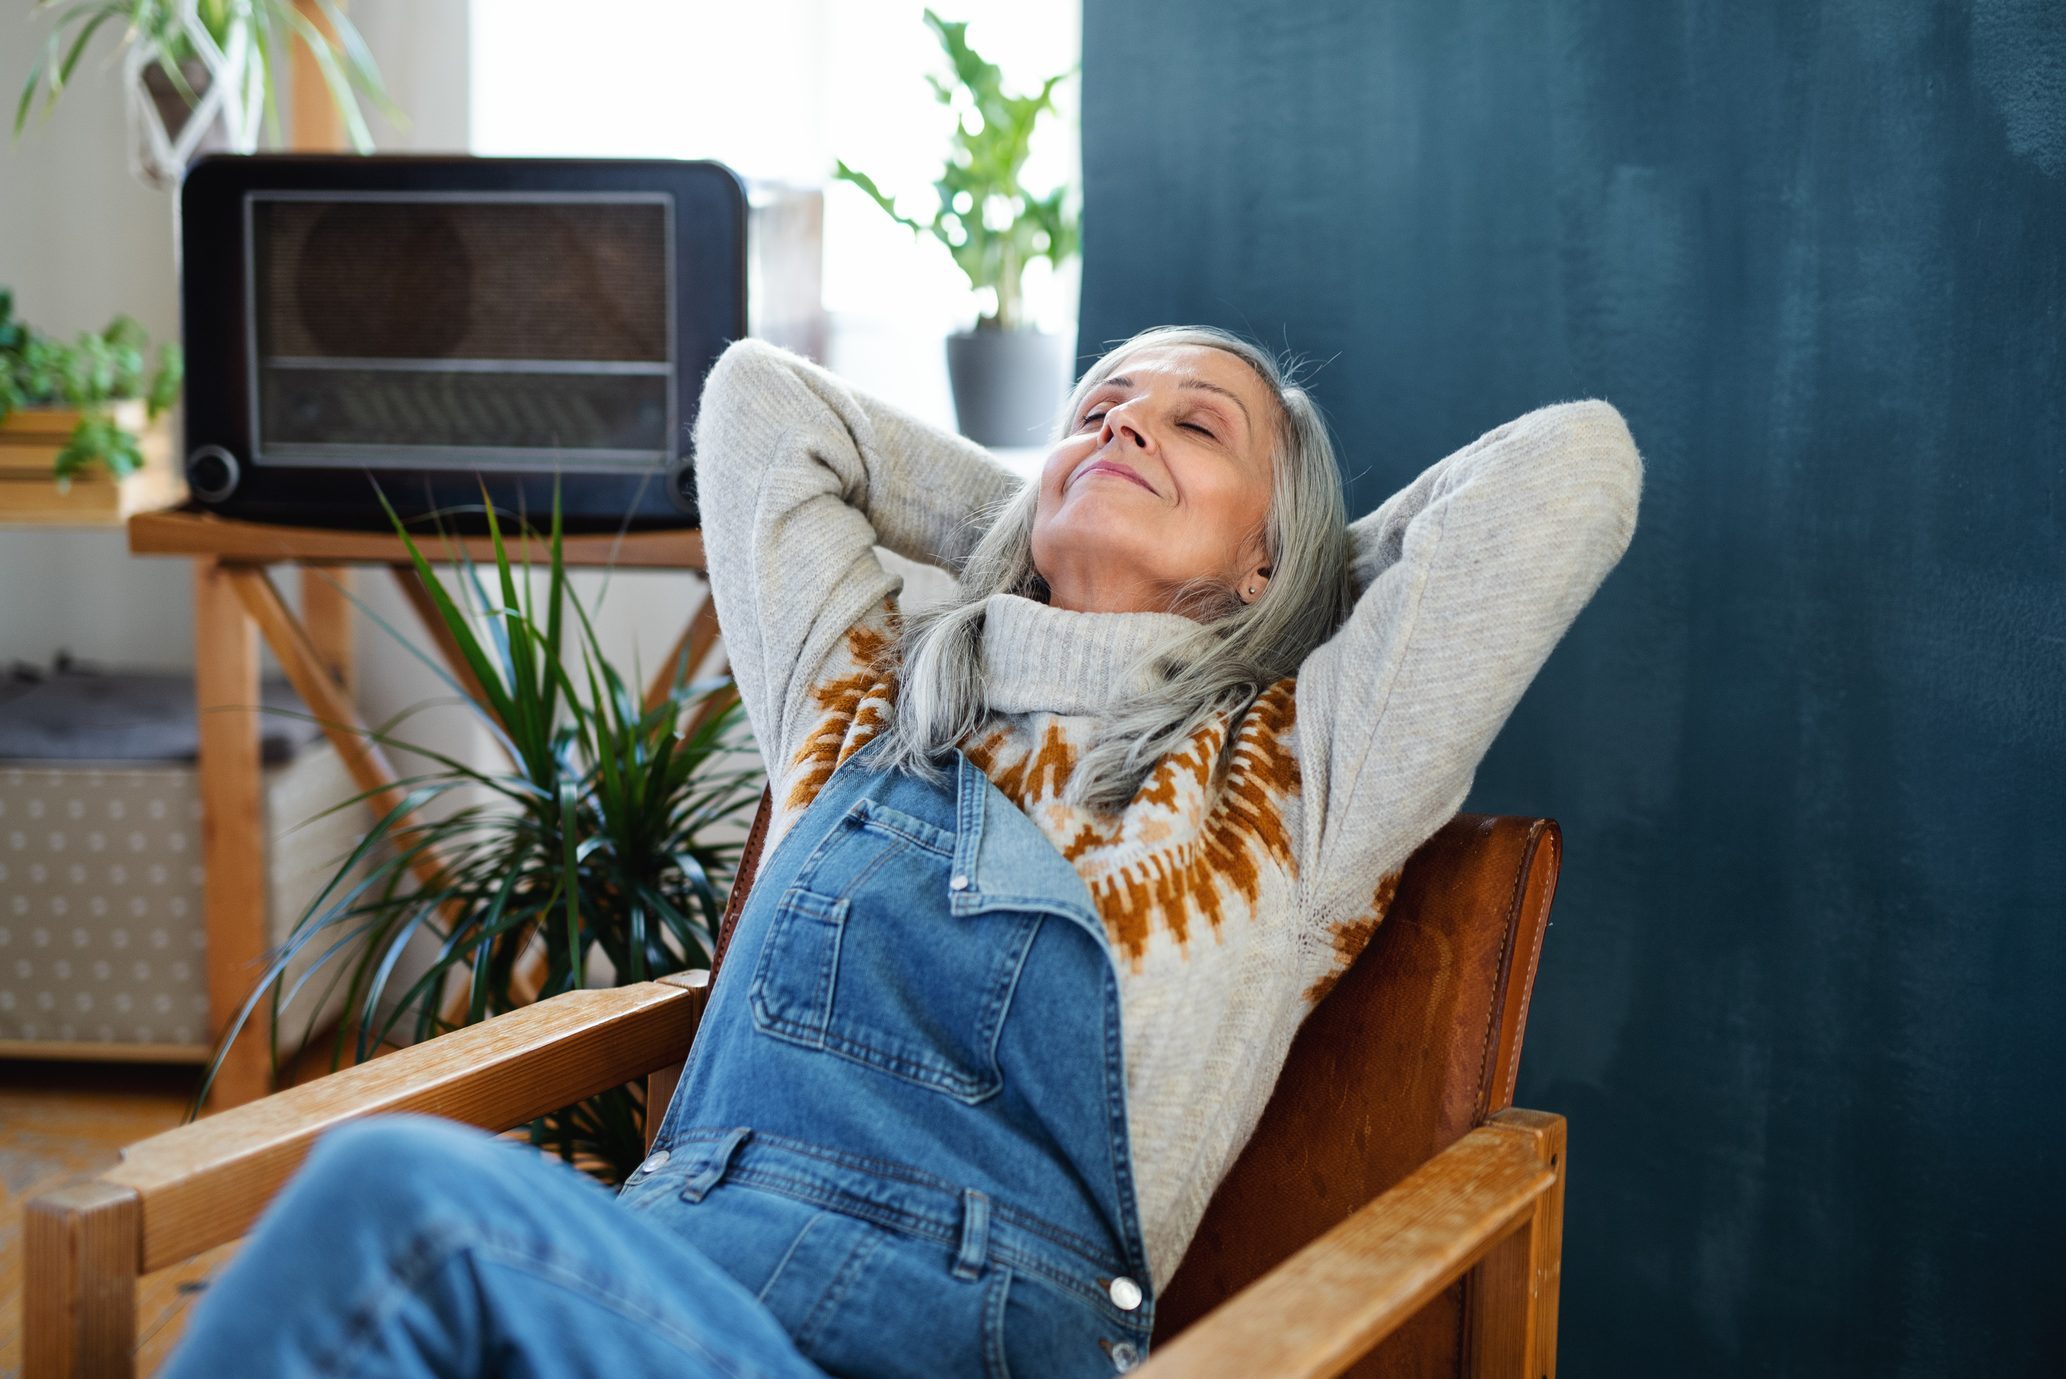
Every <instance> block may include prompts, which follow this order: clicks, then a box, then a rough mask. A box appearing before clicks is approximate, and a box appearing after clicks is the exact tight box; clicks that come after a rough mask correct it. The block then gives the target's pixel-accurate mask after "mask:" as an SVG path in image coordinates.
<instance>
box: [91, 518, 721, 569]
mask: <svg viewBox="0 0 2066 1379" xmlns="http://www.w3.org/2000/svg"><path fill="white" fill-rule="evenodd" d="M504 541H505V543H506V544H507V546H508V547H509V551H510V555H511V557H512V558H513V559H526V560H529V561H531V562H532V563H534V564H538V565H543V564H544V563H545V562H546V560H547V558H548V556H547V552H546V548H545V543H544V542H543V541H519V540H518V539H517V538H516V537H515V536H514V534H512V533H507V532H505V533H504ZM416 542H417V544H418V546H420V547H421V548H422V550H423V553H424V556H425V557H426V558H427V559H429V560H431V561H432V562H433V563H438V564H444V563H449V562H451V561H455V560H457V559H458V558H459V552H460V550H461V549H462V548H463V549H464V550H465V552H466V555H467V556H468V557H469V558H471V559H473V560H477V561H489V562H492V561H493V560H494V558H495V546H494V543H493V542H492V541H491V540H490V539H489V538H488V537H486V536H464V537H461V536H451V535H446V536H440V535H438V534H436V533H435V532H425V533H423V534H421V535H418V536H417V537H416ZM561 547H562V550H563V552H564V555H565V559H566V563H567V564H568V565H570V566H574V565H580V566H615V567H617V568H620V569H646V570H701V569H702V568H703V533H702V532H701V531H698V530H696V529H694V528H689V527H682V528H674V529H669V530H664V531H637V532H626V533H623V534H622V535H619V534H617V533H615V532H582V533H579V534H575V535H569V536H565V537H563V538H562V539H561ZM129 549H130V552H131V553H132V554H135V555H187V556H194V555H199V556H212V557H214V558H215V559H217V560H225V561H232V562H235V563H237V564H253V565H270V564H275V563H278V562H281V561H290V560H291V561H300V562H303V563H308V564H318V565H325V564H328V565H393V566H406V565H408V564H409V552H408V550H407V549H406V548H405V547H404V546H403V545H402V542H401V538H400V537H397V536H395V535H393V534H391V533H386V532H373V531H351V530H343V529H339V528H334V527H291V526H281V525H277V524H274V523H269V522H240V521H236V520H234V519H231V518H227V517H218V516H216V515H215V514H214V513H208V512H194V511H191V510H180V511H173V512H147V513H139V514H138V515H137V516H135V517H132V518H130V519H129Z"/></svg>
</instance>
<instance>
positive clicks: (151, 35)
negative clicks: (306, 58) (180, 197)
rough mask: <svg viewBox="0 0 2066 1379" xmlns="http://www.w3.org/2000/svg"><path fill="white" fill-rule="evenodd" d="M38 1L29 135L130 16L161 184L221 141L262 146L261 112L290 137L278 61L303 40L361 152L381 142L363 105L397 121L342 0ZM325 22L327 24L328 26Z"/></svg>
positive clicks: (144, 172) (136, 123)
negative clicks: (104, 37)
mask: <svg viewBox="0 0 2066 1379" xmlns="http://www.w3.org/2000/svg"><path fill="white" fill-rule="evenodd" d="M308 8H309V10H310V11H311V12H312V13H313V14H314V15H315V16H316V18H314V19H312V18H311V17H310V14H309V13H304V12H303V6H302V5H301V4H298V3H297V0H38V4H37V6H36V10H37V13H38V14H39V15H41V14H45V13H48V14H50V15H52V16H53V18H52V20H51V28H50V35H49V38H48V39H47V41H46V42H45V43H44V45H43V51H42V53H41V54H40V55H39V56H38V57H37V59H36V61H35V63H34V64H33V65H32V66H31V67H30V68H29V77H28V80H27V81H26V82H24V83H23V85H22V93H21V98H20V100H19V101H18V102H17V103H16V105H15V110H14V133H15V136H16V137H17V138H19V137H20V135H21V132H22V130H23V129H24V128H25V127H26V125H27V123H28V119H29V112H30V111H31V110H32V109H34V108H35V106H36V96H37V92H38V91H41V92H42V93H43V102H42V110H43V112H44V113H45V114H46V115H47V114H48V113H49V111H50V108H51V107H52V106H53V105H55V104H56V102H57V99H58V97H59V96H61V95H63V94H64V89H65V85H66V83H68V82H69V81H70V80H71V78H72V73H73V71H74V70H75V69H76V68H77V67H78V65H79V61H80V59H81V58H82V57H83V56H84V55H85V52H86V49H87V47H88V46H89V45H90V44H91V43H92V42H93V39H94V36H95V35H96V34H98V33H99V32H101V31H102V30H103V29H104V28H107V27H108V26H109V24H110V21H119V25H118V28H117V29H113V30H110V31H111V32H119V33H120V35H121V37H120V40H119V43H120V49H119V51H120V54H121V60H122V74H123V85H124V88H125V90H126V92H127V97H128V104H129V119H130V125H131V129H132V135H133V137H132V140H131V153H132V157H133V159H134V160H135V170H136V172H137V173H138V174H139V175H140V176H142V177H144V178H145V180H147V181H150V182H152V183H154V184H156V185H159V186H164V187H170V186H174V185H176V184H177V183H178V181H179V178H180V176H181V175H182V174H183V173H184V172H185V170H186V166H187V164H188V163H189V162H191V161H192V159H193V158H194V157H195V155H196V154H198V153H199V152H201V151H202V150H203V149H204V148H207V147H210V146H220V147H226V148H228V149H230V150H232V151H234V152H238V153H249V152H251V151H252V150H253V149H255V148H256V147H258V135H259V125H260V117H261V112H263V118H264V121H265V125H266V128H267V129H268V130H269V131H270V132H271V135H272V138H273V140H274V142H275V143H278V142H280V140H281V133H280V113H279V104H278V101H277V99H276V94H275V93H276V87H277V85H278V83H277V82H276V80H275V74H276V71H277V65H278V62H279V59H280V57H281V56H282V52H283V50H284V49H285V48H286V47H287V46H288V45H289V44H290V43H291V42H293V41H294V40H296V39H299V40H300V41H301V42H302V43H303V44H304V45H306V46H307V48H308V51H309V54H310V55H311V56H312V57H313V58H314V59H315V63H316V69H317V70H318V71H319V72H321V73H322V75H323V81H324V84H325V85H326V86H328V88H329V91H330V98H331V100H332V101H333V102H334V103H335V104H336V106H337V110H338V113H339V115H340V116H342V118H343V121H344V127H345V132H346V133H347V134H348V135H349V137H350V138H351V141H352V147H354V148H355V149H357V150H358V151H359V152H361V153H368V152H371V151H372V148H373V135H372V131H371V130H370V129H368V128H367V125H366V118H365V115H364V113H363V112H362V111H361V109H360V99H361V97H363V98H365V99H366V100H368V101H371V102H372V103H373V104H374V105H375V106H377V107H379V109H380V110H381V111H382V112H383V113H384V114H386V115H387V116H388V117H389V118H391V119H394V120H396V121H398V122H399V121H402V120H403V119H404V117H403V115H402V113H401V112H400V111H399V110H397V109H395V107H394V105H393V103H392V102H391V101H389V100H388V97H387V92H386V89H385V88H384V87H383V86H382V84H381V80H380V69H379V67H378V65H377V64H376V63H375V62H374V61H373V54H372V51H371V50H370V49H369V48H367V46H366V41H365V39H364V38H363V37H361V36H360V34H359V31H358V29H357V28H355V27H354V26H353V25H352V22H351V20H350V19H348V18H346V17H345V14H344V11H343V9H342V8H340V7H339V6H338V4H337V3H336V0H310V4H309V6H308ZM318 20H320V21H321V22H317V21H318Z"/></svg>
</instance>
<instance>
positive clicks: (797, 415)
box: [697, 340, 1023, 575]
mask: <svg viewBox="0 0 2066 1379" xmlns="http://www.w3.org/2000/svg"><path fill="white" fill-rule="evenodd" d="M713 391H715V393H716V398H715V400H716V402H717V404H718V406H719V407H721V408H722V409H724V410H725V411H726V413H727V414H728V415H727V416H726V417H725V418H724V424H725V427H726V430H727V432H728V433H730V434H735V435H736V434H737V431H738V428H741V427H742V426H743V428H744V429H746V430H747V431H749V432H758V433H760V434H762V435H770V434H774V433H777V432H779V433H782V434H785V435H791V436H794V437H796V438H799V439H802V440H803V441H805V442H806V443H805V444H802V445H791V446H786V447H784V448H783V449H782V450H781V451H780V452H779V453H772V454H771V453H768V452H767V451H766V450H765V449H764V448H763V447H760V446H756V445H753V444H750V443H749V444H747V445H744V446H739V445H734V446H732V447H729V448H727V449H723V450H721V451H720V452H719V453H715V454H711V455H709V456H707V457H706V455H705V453H704V449H703V447H702V445H701V444H700V443H699V445H698V448H697V473H698V476H699V477H698V482H699V484H702V483H705V482H707V483H709V484H710V485H712V486H718V487H727V488H739V487H745V488H758V487H759V486H760V484H761V482H762V481H763V480H764V479H765V478H766V471H767V469H768V468H769V466H771V465H790V466H806V467H811V468H815V469H817V470H820V471H822V476H820V477H824V478H825V481H826V485H827V491H830V492H834V493H836V494H837V495H838V497H839V499H840V500H841V501H842V502H844V503H845V504H847V505H848V506H849V507H851V508H853V509H854V510H855V511H856V512H858V513H860V514H861V516H862V517H863V518H864V519H866V521H867V522H868V525H869V526H870V527H871V528H872V529H873V531H874V533H875V542H876V544H880V545H882V546H884V547H886V548H887V549H889V550H892V551H895V552H896V553H897V554H898V555H901V556H904V557H906V558H908V559H911V560H915V561H918V562H919V563H921V564H925V565H936V566H939V567H940V568H942V569H944V570H947V571H948V572H949V573H952V574H957V575H958V574H959V573H960V571H961V568H962V566H963V564H964V563H965V562H966V561H967V559H968V554H969V551H970V550H971V549H972V548H973V547H974V545H975V542H976V540H977V539H978V538H979V537H980V536H981V535H982V530H981V525H980V523H981V518H982V516H983V514H984V513H985V512H987V511H988V510H989V509H991V508H993V507H994V506H996V505H997V504H998V503H1001V502H1003V501H1004V500H1005V499H1007V498H1009V497H1010V496H1011V495H1012V494H1014V493H1016V492H1017V491H1018V490H1019V488H1020V486H1021V484H1022V483H1023V481H1022V480H1021V479H1020V478H1019V477H1018V476H1017V475H1015V474H1013V473H1012V472H1011V471H1010V470H1009V469H1007V468H1005V467H1004V465H1003V464H1001V463H1000V462H999V461H998V460H997V458H996V457H995V456H993V455H992V454H990V452H989V451H987V450H985V449H984V448H983V447H982V446H980V445H977V444H976V443H975V442H974V441H971V440H969V439H967V438H966V437H964V436H961V435H957V434H956V433H954V432H952V431H947V430H943V429H941V428H939V427H937V426H933V425H930V424H928V423H926V422H924V421H922V420H920V419H919V418H918V417H916V416H913V415H912V414H911V413H909V412H906V411H904V410H903V409H901V408H899V407H896V406H894V405H892V404H891V403H888V402H885V401H884V400H882V399H881V398H879V397H875V396H873V395H872V394H870V393H868V392H866V391H864V390H863V389H861V388H858V387H856V386H854V385H853V384H852V383H849V382H848V381H846V380H845V379H843V378H841V377H839V376H838V375H837V374H835V373H833V372H831V371H830V370H829V369H826V368H825V367H823V366H822V365H820V364H816V363H814V362H812V361H811V360H808V359H805V358H803V357H802V356H801V355H797V354H792V353H790V352H789V351H787V350H783V349H779V348H777V347H775V346H773V345H769V344H766V343H765V342H762V341H758V340H741V341H739V342H737V343H735V344H734V345H732V346H731V348H729V349H728V350H726V352H725V355H724V357H723V358H721V359H720V360H719V361H718V364H717V366H716V367H715V368H714V369H712V371H711V375H710V379H709V380H708V382H707V383H706V385H705V405H706V406H708V405H709V404H710V402H711V401H712V393H713ZM701 430H702V428H701V419H700V418H699V436H700V434H701ZM706 476H707V477H706Z"/></svg>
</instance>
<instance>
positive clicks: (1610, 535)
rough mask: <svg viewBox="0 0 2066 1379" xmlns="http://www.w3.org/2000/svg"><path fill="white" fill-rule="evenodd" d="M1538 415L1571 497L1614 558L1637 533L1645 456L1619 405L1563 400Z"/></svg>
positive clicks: (1597, 401)
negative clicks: (1562, 462)
mask: <svg viewBox="0 0 2066 1379" xmlns="http://www.w3.org/2000/svg"><path fill="white" fill-rule="evenodd" d="M1540 415H1541V416H1542V417H1543V418H1544V421H1545V422H1546V424H1547V425H1548V426H1549V427H1550V428H1551V433H1552V445H1553V447H1554V449H1555V451H1556V453H1558V454H1559V455H1561V456H1564V457H1565V459H1566V463H1565V465H1564V466H1562V468H1563V471H1564V472H1563V476H1562V477H1563V479H1564V481H1565V482H1566V483H1568V484H1569V485H1570V489H1569V492H1570V494H1571V497H1572V499H1573V500H1574V501H1575V502H1576V503H1578V504H1580V505H1582V507H1583V509H1584V511H1585V512H1586V513H1587V515H1588V516H1589V517H1591V518H1592V519H1593V520H1594V522H1596V523H1597V525H1598V526H1599V528H1600V529H1601V536H1602V540H1603V541H1604V542H1606V543H1608V544H1610V545H1611V546H1612V547H1613V549H1614V552H1615V555H1616V557H1617V558H1618V557H1619V555H1620V553H1621V552H1622V551H1624V550H1626V549H1627V548H1628V544H1629V541H1630V540H1631V539H1632V538H1633V537H1634V535H1635V529H1636V513H1637V510H1638V509H1639V508H1641V506H1642V499H1643V456H1642V452H1641V451H1640V450H1638V449H1637V448H1636V441H1635V437H1634V436H1633V435H1632V434H1631V433H1630V432H1629V429H1628V420H1627V419H1626V418H1625V417H1623V416H1622V415H1621V411H1620V409H1619V408H1617V407H1615V405H1614V404H1613V403H1611V402H1608V401H1605V400H1604V399H1601V398H1586V399H1584V400H1582V401H1578V402H1561V403H1558V404H1556V405H1555V406H1553V407H1545V408H1543V409H1542V412H1541V413H1540Z"/></svg>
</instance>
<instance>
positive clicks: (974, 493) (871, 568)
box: [695, 340, 1019, 758]
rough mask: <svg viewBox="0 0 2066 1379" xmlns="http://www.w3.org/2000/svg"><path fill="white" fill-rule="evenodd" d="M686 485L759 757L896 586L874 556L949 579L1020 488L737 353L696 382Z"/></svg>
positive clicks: (880, 408)
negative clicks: (691, 467)
mask: <svg viewBox="0 0 2066 1379" xmlns="http://www.w3.org/2000/svg"><path fill="white" fill-rule="evenodd" d="M695 442H696V478H697V492H698V500H699V506H700V508H701V512H702V518H703V538H704V549H705V552H706V554H707V557H708V560H709V564H710V572H711V585H712V591H713V594H714V596H715V598H716V600H717V611H718V616H719V619H720V621H721V623H722V625H723V627H724V632H725V643H726V648H727V651H728V653H729V655H730V659H731V661H732V665H733V671H734V675H735V677H736V679H737V680H738V683H739V689H740V694H741V697H742V698H743V699H744V700H745V702H746V708H747V713H748V716H749V718H750V719H751V720H752V722H753V727H754V731H755V733H756V734H757V735H758V737H759V738H760V741H761V745H762V748H763V750H764V751H766V752H768V753H769V754H770V756H771V758H773V757H774V756H777V755H779V754H781V753H784V752H786V751H787V750H789V748H790V747H791V746H793V744H792V743H791V742H790V738H791V737H792V736H793V735H794V733H795V732H796V731H797V730H798V724H797V723H796V722H795V721H794V720H796V719H797V717H798V713H797V708H798V703H799V696H800V695H802V694H803V693H804V692H805V691H806V690H807V689H808V687H809V685H810V684H811V683H812V682H813V680H814V678H815V676H816V673H817V671H818V670H819V668H820V666H821V665H822V664H823V663H824V659H825V657H826V655H827V654H828V653H829V652H831V651H832V650H834V649H835V648H836V647H837V646H838V644H839V641H840V638H841V637H842V636H843V634H844V633H845V632H846V630H847V629H848V628H849V627H851V626H852V625H853V623H854V622H855V621H856V620H858V619H859V618H860V617H861V616H863V615H864V614H866V613H868V612H869V610H871V609H874V608H877V607H879V605H880V604H881V603H882V601H883V599H884V598H885V597H887V596H888V595H890V594H891V593H893V592H894V590H895V589H896V588H897V580H896V577H895V576H893V575H891V574H889V573H888V572H887V571H885V570H884V569H883V567H882V563H881V561H880V560H879V559H877V557H876V554H875V549H874V548H875V547H876V546H877V545H878V544H879V545H882V546H885V547H888V548H889V549H891V550H894V551H896V552H898V553H899V554H901V555H905V556H907V557H909V558H911V559H913V560H917V561H920V562H922V563H926V564H935V565H940V566H942V567H944V568H946V569H949V570H950V571H956V572H958V571H959V568H960V566H961V565H962V563H963V562H964V561H965V560H966V558H967V554H968V551H969V549H970V548H971V547H972V546H973V544H974V542H975V539H976V537H977V536H978V535H980V533H979V531H978V530H977V522H978V519H979V516H980V513H981V512H982V511H983V509H984V508H985V507H986V506H988V505H989V504H992V503H994V502H996V501H998V500H999V499H1001V498H1002V497H1004V496H1007V495H1009V494H1010V493H1011V492H1013V491H1015V489H1016V487H1017V484H1018V482H1019V481H1018V480H1017V479H1016V477H1015V476H1013V475H1012V474H1011V473H1010V472H1009V471H1008V470H1005V469H1004V468H1003V467H1002V466H1001V465H999V464H998V463H997V462H996V460H994V459H993V458H992V457H990V455H989V454H988V453H987V452H985V451H984V450H982V448H981V447H979V446H976V445H975V444H974V443H973V442H970V441H966V440H964V439H962V438H961V437H958V436H953V435H950V434H948V433H946V432H942V431H940V430H938V429H937V428H933V427H929V426H926V425H925V424H924V423H922V422H919V421H918V420H916V419H915V418H912V417H910V416H909V415H908V414H906V413H904V412H901V411H899V410H898V409H896V408H894V407H892V406H890V405H889V404H887V403H884V402H882V401H881V400H879V399H876V398H873V397H870V396H868V395H867V394H865V393H863V392H862V391H861V390H859V389H856V388H854V387H852V386H851V385H850V384H848V383H846V382H845V381H844V380H842V379H840V378H838V377H837V376H836V375H834V374H832V373H831V372H829V371H827V370H825V369H823V368H821V367H820V366H818V365H816V364H813V363H811V362H810V361H808V360H806V359H803V358H801V357H800V356H797V355H793V354H790V353H788V352H787V351H784V350H780V349H777V348H775V347H773V346H771V345H767V344H765V343H763V342H760V341H752V340H747V341H740V342H738V343H736V344H734V345H733V346H732V347H731V348H730V349H728V350H727V351H726V352H725V354H724V356H723V357H722V358H720V359H719V361H718V363H717V365H716V367H714V368H713V369H712V370H711V372H710V376H709V377H708V378H707V379H706V380H705V382H704V388H703V395H702V400H701V404H700V407H699V411H698V416H697V421H696V437H695Z"/></svg>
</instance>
